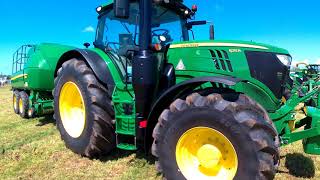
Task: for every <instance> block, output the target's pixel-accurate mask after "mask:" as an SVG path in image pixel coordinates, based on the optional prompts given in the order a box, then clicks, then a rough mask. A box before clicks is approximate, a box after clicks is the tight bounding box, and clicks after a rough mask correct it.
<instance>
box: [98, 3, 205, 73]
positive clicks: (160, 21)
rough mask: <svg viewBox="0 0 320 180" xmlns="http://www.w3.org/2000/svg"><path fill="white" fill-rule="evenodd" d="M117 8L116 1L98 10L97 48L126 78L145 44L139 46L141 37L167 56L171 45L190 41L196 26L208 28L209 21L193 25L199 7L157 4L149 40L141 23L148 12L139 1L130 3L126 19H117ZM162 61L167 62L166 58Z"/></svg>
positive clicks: (156, 51) (152, 10)
mask: <svg viewBox="0 0 320 180" xmlns="http://www.w3.org/2000/svg"><path fill="white" fill-rule="evenodd" d="M114 4H115V3H113V1H112V2H110V3H109V4H106V5H103V6H99V7H98V8H97V9H96V11H97V13H98V14H99V17H98V19H99V21H98V26H97V32H96V39H95V42H94V45H95V47H96V48H99V49H101V50H103V51H105V52H106V53H107V54H109V55H110V56H111V58H113V59H114V60H115V61H116V63H117V64H118V66H119V69H120V71H121V73H122V74H123V75H124V77H125V75H126V74H127V71H131V70H130V69H131V65H132V59H133V57H134V55H135V54H136V53H137V52H138V51H139V47H141V46H142V43H144V42H139V37H140V36H141V37H140V38H141V39H150V40H148V41H150V43H149V44H148V46H151V47H150V49H151V50H153V53H156V54H158V55H159V54H162V55H163V53H161V52H165V51H166V50H167V47H168V46H167V45H169V44H171V43H173V42H183V41H188V40H189V30H190V29H192V26H195V25H202V24H206V21H199V22H198V21H192V22H190V21H189V20H190V19H191V18H192V17H193V16H194V15H195V13H196V10H197V8H196V6H193V8H191V9H189V8H188V7H186V6H185V5H184V4H182V3H181V2H176V1H173V2H170V3H164V2H162V3H158V4H156V3H154V4H153V6H152V8H151V10H150V12H149V10H148V11H146V12H147V13H148V14H149V13H150V15H148V16H150V18H151V21H150V22H151V24H150V29H151V36H150V37H148V35H147V34H145V33H144V32H141V30H145V29H146V28H145V27H141V24H143V23H142V22H140V21H143V20H142V19H140V17H141V16H140V15H141V13H140V12H141V11H145V10H144V8H142V7H141V8H140V7H139V2H138V1H130V3H129V8H128V16H126V17H124V18H123V17H117V15H116V12H115V11H116V10H115V9H116V8H115V5H114ZM143 25H145V23H144V24H143ZM147 28H149V27H147ZM148 48H149V47H148ZM159 57H162V59H163V56H161V55H160V56H159ZM161 61H162V60H161V59H160V60H158V62H159V64H161ZM127 66H129V68H128V67H127ZM126 69H127V71H126ZM128 69H129V70H128ZM129 73H130V72H129Z"/></svg>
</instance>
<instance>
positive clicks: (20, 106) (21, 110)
mask: <svg viewBox="0 0 320 180" xmlns="http://www.w3.org/2000/svg"><path fill="white" fill-rule="evenodd" d="M19 111H20V112H23V102H22V99H21V98H20V99H19Z"/></svg>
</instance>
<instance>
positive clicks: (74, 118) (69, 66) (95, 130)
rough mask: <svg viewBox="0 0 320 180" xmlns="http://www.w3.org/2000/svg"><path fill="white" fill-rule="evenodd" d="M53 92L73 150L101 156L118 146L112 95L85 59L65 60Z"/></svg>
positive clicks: (59, 120) (59, 121) (58, 116)
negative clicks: (113, 119) (116, 144)
mask: <svg viewBox="0 0 320 180" xmlns="http://www.w3.org/2000/svg"><path fill="white" fill-rule="evenodd" d="M53 94H54V112H55V114H54V117H55V119H56V121H57V127H58V130H59V131H60V134H61V138H62V139H63V140H64V142H65V144H66V146H67V147H68V148H69V149H71V150H72V151H73V152H75V153H77V154H80V155H83V156H87V157H90V158H98V157H99V156H101V155H104V154H106V153H109V152H110V151H111V150H112V149H113V148H114V147H115V131H114V126H113V124H112V118H113V117H114V111H113V109H112V105H111V97H110V96H109V94H108V92H107V89H106V87H104V86H103V85H102V84H101V83H100V82H99V81H98V80H97V78H96V77H95V75H94V74H93V72H92V70H91V69H90V68H89V67H88V66H87V64H86V63H85V62H84V61H82V60H77V59H71V60H69V61H67V62H65V63H63V65H62V67H61V68H60V69H59V70H58V73H57V77H56V78H55V88H54V90H53Z"/></svg>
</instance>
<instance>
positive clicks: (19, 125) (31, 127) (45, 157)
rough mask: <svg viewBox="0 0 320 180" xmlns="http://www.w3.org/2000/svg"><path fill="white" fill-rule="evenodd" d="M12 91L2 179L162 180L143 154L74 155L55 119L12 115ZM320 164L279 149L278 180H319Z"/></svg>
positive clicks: (0, 112)
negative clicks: (24, 118) (61, 135)
mask: <svg viewBox="0 0 320 180" xmlns="http://www.w3.org/2000/svg"><path fill="white" fill-rule="evenodd" d="M9 90H10V89H9V87H5V88H0V179H128V180H129V179H146V180H147V179H161V176H159V175H158V174H157V172H156V170H155V167H154V164H153V163H152V158H150V157H146V156H144V155H143V154H142V153H138V154H136V153H130V152H123V151H119V150H115V151H114V152H113V153H112V154H111V155H110V156H108V157H104V158H102V159H100V160H89V159H87V158H83V157H80V156H78V155H76V154H74V153H72V152H71V151H70V150H68V149H66V148H65V146H64V143H63V142H62V141H61V139H60V136H59V133H58V131H57V130H56V127H55V124H54V120H53V119H52V117H51V116H48V117H42V118H35V119H32V120H23V119H21V118H20V117H19V116H18V115H16V114H14V113H13V110H12V104H11V103H12V102H11V101H12V94H11V92H10V91H9ZM294 153H295V154H294ZM150 159H151V160H150ZM319 163H320V157H317V156H310V155H306V154H304V153H303V150H302V146H301V142H297V143H294V144H292V145H289V146H286V147H285V148H282V149H281V166H280V168H279V173H278V174H277V176H276V179H300V178H297V177H296V176H294V175H293V172H296V174H297V173H300V175H304V176H305V177H309V176H312V179H320V171H319V169H318V166H317V165H318V164H319ZM301 179H303V178H301ZM305 179H308V178H305Z"/></svg>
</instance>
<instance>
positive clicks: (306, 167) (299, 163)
mask: <svg viewBox="0 0 320 180" xmlns="http://www.w3.org/2000/svg"><path fill="white" fill-rule="evenodd" d="M285 158H286V162H285V167H286V168H287V169H288V170H289V174H291V175H293V176H296V177H302V178H312V177H314V176H315V166H314V162H313V160H312V159H311V158H309V157H306V156H304V155H303V154H301V153H291V154H287V155H286V156H285Z"/></svg>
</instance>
